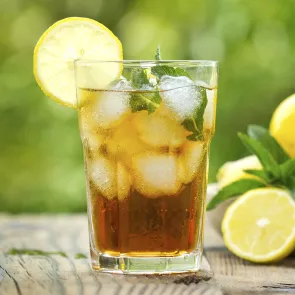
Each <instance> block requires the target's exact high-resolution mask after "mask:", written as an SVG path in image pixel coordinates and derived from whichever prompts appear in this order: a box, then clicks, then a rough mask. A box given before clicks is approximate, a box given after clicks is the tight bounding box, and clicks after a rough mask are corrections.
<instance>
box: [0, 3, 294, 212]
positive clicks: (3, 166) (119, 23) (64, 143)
mask: <svg viewBox="0 0 295 295" xmlns="http://www.w3.org/2000/svg"><path fill="white" fill-rule="evenodd" d="M0 7H1V10H0V28H1V29H0V94H1V99H0V126H1V129H0V132H1V133H0V141H1V153H0V180H1V190H0V211H8V212H24V211H28V212H43V211H56V212H62V211H84V210H86V198H85V183H84V172H83V156H82V148H81V143H80V139H79V134H78V125H77V113H76V111H74V110H72V109H70V108H65V107H62V106H60V105H58V104H56V103H55V102H53V101H51V100H50V99H48V98H46V97H45V96H44V95H43V93H42V92H41V90H40V89H39V88H38V86H37V84H36V83H35V80H34V77H33V74H32V53H33V48H34V45H35V43H36V42H37V40H38V38H39V37H40V35H41V34H42V33H43V31H44V30H46V29H47V27H48V26H50V25H51V24H52V23H53V22H55V21H57V20H59V19H61V18H64V17H68V16H84V17H90V18H94V19H96V20H98V21H100V22H102V23H103V24H105V25H106V26H107V27H109V28H110V29H111V30H112V31H113V32H114V33H115V34H116V35H117V36H118V37H119V38H120V39H121V41H122V43H123V48H124V58H125V59H151V58H152V57H153V55H154V51H155V48H156V47H157V45H158V44H160V45H161V49H162V56H163V57H164V58H165V59H213V60H219V61H220V79H219V93H218V94H219V96H218V108H217V129H216V134H215V137H214V140H213V143H212V148H211V163H210V181H214V180H215V174H216V171H217V169H218V167H219V166H220V165H221V164H223V163H224V162H225V161H228V160H235V159H238V158H239V157H242V156H244V155H246V154H247V153H246V151H245V149H244V148H243V146H242V145H241V143H240V142H239V140H238V138H237V136H236V133H237V131H244V130H245V129H246V126H247V125H248V124H249V123H256V124H261V125H264V126H268V123H269V120H270V117H271V114H272V111H273V110H274V108H275V107H276V106H277V105H278V104H279V102H280V101H281V100H283V99H284V98H285V97H287V96H288V95H290V94H291V93H293V92H295V64H294V63H295V58H294V57H295V17H294V15H295V1H294V0H264V1H263V0H247V1H245V0H178V1H176V0H161V1H159V0H84V1H81V0H0ZM294 128H295V127H294Z"/></svg>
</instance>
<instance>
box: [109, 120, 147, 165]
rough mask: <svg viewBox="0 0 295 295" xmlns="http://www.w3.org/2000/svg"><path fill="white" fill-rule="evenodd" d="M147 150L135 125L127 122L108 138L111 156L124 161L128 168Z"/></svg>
mask: <svg viewBox="0 0 295 295" xmlns="http://www.w3.org/2000/svg"><path fill="white" fill-rule="evenodd" d="M146 149H147V147H146V146H145V145H144V143H143V142H142V141H141V140H140V139H139V137H138V135H137V132H136V128H135V126H134V124H133V123H132V122H131V121H129V120H126V121H124V122H123V123H122V124H121V125H120V126H119V127H118V128H117V129H116V130H115V132H114V133H113V134H112V135H111V136H110V137H109V138H107V150H108V152H109V153H110V154H112V155H113V156H114V157H116V158H117V159H118V160H120V161H122V162H123V163H124V164H125V165H127V166H128V167H130V166H131V161H132V157H133V156H135V155H136V154H139V153H142V152H144V151H145V150H146Z"/></svg>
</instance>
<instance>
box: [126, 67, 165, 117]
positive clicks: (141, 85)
mask: <svg viewBox="0 0 295 295" xmlns="http://www.w3.org/2000/svg"><path fill="white" fill-rule="evenodd" d="M130 81H131V84H132V86H133V87H134V88H136V89H150V90H146V91H144V90H139V91H134V92H132V93H131V97H130V99H129V105H130V108H131V111H132V112H133V113H134V112H139V111H142V110H147V111H148V113H149V114H151V113H153V112H154V111H155V110H156V109H157V108H158V107H159V106H160V103H161V96H160V94H159V91H158V89H155V88H154V87H153V86H152V85H151V84H150V82H149V79H148V77H147V74H146V71H145V70H144V69H133V70H132V72H131V79H130Z"/></svg>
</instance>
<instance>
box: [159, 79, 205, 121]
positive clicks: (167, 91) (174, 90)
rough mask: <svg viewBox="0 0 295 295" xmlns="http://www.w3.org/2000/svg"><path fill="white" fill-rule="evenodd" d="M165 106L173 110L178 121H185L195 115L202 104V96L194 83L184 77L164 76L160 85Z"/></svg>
mask: <svg viewBox="0 0 295 295" xmlns="http://www.w3.org/2000/svg"><path fill="white" fill-rule="evenodd" d="M159 88H160V90H162V91H161V92H160V94H161V97H162V100H163V104H164V105H165V106H166V107H167V108H168V109H169V110H171V112H172V113H173V115H174V116H175V118H176V119H178V120H180V121H183V120H184V119H185V118H188V117H190V116H192V115H193V113H194V111H195V109H196V107H197V106H198V105H199V103H200V101H199V100H200V96H199V94H198V92H197V91H196V87H195V84H194V82H193V81H192V80H191V79H189V78H187V77H184V76H180V77H170V76H167V75H165V76H163V77H162V78H161V81H160V85H159Z"/></svg>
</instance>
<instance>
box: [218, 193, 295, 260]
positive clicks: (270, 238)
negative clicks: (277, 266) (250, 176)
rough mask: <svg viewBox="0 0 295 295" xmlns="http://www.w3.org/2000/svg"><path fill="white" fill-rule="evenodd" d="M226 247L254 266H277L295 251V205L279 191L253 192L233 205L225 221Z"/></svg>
mask: <svg viewBox="0 0 295 295" xmlns="http://www.w3.org/2000/svg"><path fill="white" fill-rule="evenodd" d="M222 233H223V238H224V242H225V245H226V246H227V248H228V249H229V250H231V251H232V252H233V253H234V254H236V255H237V256H239V257H241V258H244V259H247V260H249V261H253V262H260V263H266V262H274V261H279V260H281V259H283V258H284V257H286V256H288V255H289V254H290V253H291V252H292V251H293V250H294V248H295V201H294V200H293V199H292V197H291V195H290V193H289V192H288V191H286V190H283V189H279V188H259V189H254V190H250V191H248V192H247V193H245V194H244V195H242V196H241V197H239V198H238V199H237V200H236V201H235V202H234V203H233V204H231V205H230V206H229V207H228V209H227V211H226V213H225V215H224V218H223V221H222Z"/></svg>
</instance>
